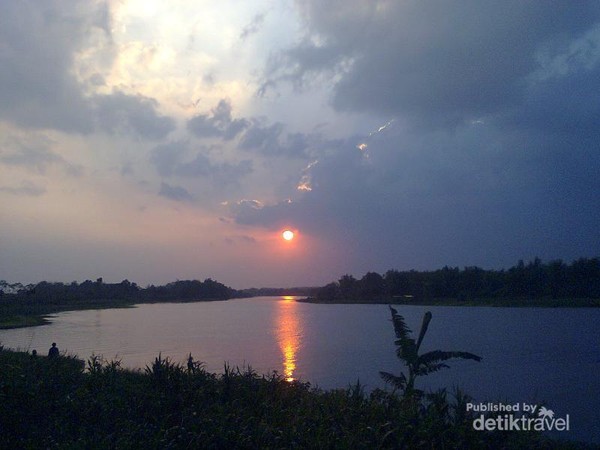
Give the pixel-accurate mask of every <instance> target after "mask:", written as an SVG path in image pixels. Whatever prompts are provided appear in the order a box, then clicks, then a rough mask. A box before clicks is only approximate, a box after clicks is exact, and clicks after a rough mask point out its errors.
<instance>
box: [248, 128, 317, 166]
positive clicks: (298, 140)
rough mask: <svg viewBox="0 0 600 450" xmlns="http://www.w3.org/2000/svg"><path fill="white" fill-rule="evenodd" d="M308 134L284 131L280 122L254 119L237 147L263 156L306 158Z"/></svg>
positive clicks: (308, 141) (308, 143)
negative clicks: (269, 122)
mask: <svg viewBox="0 0 600 450" xmlns="http://www.w3.org/2000/svg"><path fill="white" fill-rule="evenodd" d="M309 147H310V136H308V135H305V134H303V133H286V132H285V126H284V125H283V124H282V123H279V122H277V123H273V124H264V123H263V121H260V120H257V119H254V120H253V121H252V126H250V127H249V128H248V130H246V132H245V133H244V134H243V135H242V137H241V139H240V142H239V144H238V148H239V149H241V150H246V151H252V152H256V153H259V154H262V155H265V156H284V157H289V158H306V157H307V156H308V151H309Z"/></svg>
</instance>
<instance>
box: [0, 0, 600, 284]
mask: <svg viewBox="0 0 600 450" xmlns="http://www.w3.org/2000/svg"><path fill="white" fill-rule="evenodd" d="M0 202H1V203H0V204H1V206H2V207H1V208H0V279H6V280H8V281H11V282H17V281H20V282H24V283H29V282H36V281H40V280H52V281H63V282H68V281H73V280H77V281H83V280H85V279H88V278H90V279H95V278H97V277H104V279H105V280H106V281H111V282H116V281H121V280H122V279H125V278H127V279H129V280H132V281H136V282H138V283H139V284H141V285H146V284H148V283H155V284H157V283H160V284H162V283H165V282H169V281H174V280H176V279H188V278H198V279H204V278H207V277H212V278H215V279H217V280H219V281H221V282H223V283H225V284H228V285H230V286H233V287H236V288H245V287H251V286H257V287H258V286H291V285H315V284H324V283H326V282H329V281H331V280H334V279H337V278H338V277H339V276H341V275H343V274H345V273H349V274H353V275H355V276H362V275H363V274H364V273H365V272H367V271H370V270H371V271H379V272H383V271H385V270H387V269H392V268H395V269H400V270H404V269H413V268H414V269H418V270H422V269H437V268H440V267H442V266H444V265H450V266H459V267H463V266H472V265H477V266H480V267H483V268H502V267H510V266H512V265H514V264H515V263H516V262H517V261H518V260H519V259H524V260H526V261H527V260H528V259H533V258H534V257H536V256H539V257H541V258H542V259H544V260H550V259H558V258H561V259H563V260H565V261H567V262H570V261H571V260H573V259H575V258H578V257H582V256H588V257H589V256H598V255H600V6H599V5H598V3H597V2H595V1H593V2H586V1H577V2H572V1H553V2H547V1H534V0H531V1H526V2H524V1H522V0H515V1H510V0H506V1H501V2H491V1H482V0H473V1H470V0H461V1H458V2H446V1H439V2H435V1H417V0H406V1H392V0H389V1H374V0H371V1H367V0H364V1H360V0H337V1H334V0H328V1H323V0H298V1H291V0H288V1H281V0H271V1H269V0H256V1H241V0H238V1H233V0H220V1H219V2H213V1H199V0H194V1H191V0H190V1H186V0H177V1H158V0H107V1H100V0H47V1H43V2H40V1H37V0H20V1H3V2H1V3H0ZM286 228H289V229H292V230H294V231H295V232H296V238H295V239H294V240H293V241H291V242H289V243H286V242H284V241H283V240H282V239H281V237H280V234H281V231H282V230H284V229H286Z"/></svg>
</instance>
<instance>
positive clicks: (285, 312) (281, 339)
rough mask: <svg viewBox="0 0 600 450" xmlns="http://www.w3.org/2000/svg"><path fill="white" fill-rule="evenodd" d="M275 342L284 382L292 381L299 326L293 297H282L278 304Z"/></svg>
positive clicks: (299, 333) (298, 346) (298, 342)
mask: <svg viewBox="0 0 600 450" xmlns="http://www.w3.org/2000/svg"><path fill="white" fill-rule="evenodd" d="M278 305H279V308H278V313H277V319H276V320H277V342H278V343H279V348H280V350H281V353H282V355H283V374H284V377H285V380H286V381H289V382H291V381H294V380H295V378H294V372H295V370H296V355H297V353H298V350H299V348H300V335H301V331H302V330H301V326H300V321H299V320H298V317H297V314H296V308H297V306H298V304H297V303H296V301H295V299H294V297H291V296H284V297H283V298H282V300H280V301H279V302H278Z"/></svg>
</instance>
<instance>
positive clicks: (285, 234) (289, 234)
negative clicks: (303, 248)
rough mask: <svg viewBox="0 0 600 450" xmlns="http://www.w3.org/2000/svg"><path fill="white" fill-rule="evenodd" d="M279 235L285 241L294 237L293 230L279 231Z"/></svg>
mask: <svg viewBox="0 0 600 450" xmlns="http://www.w3.org/2000/svg"><path fill="white" fill-rule="evenodd" d="M281 237H283V238H284V239H285V240H286V241H291V240H292V239H294V232H293V231H292V230H285V231H284V232H283V233H281Z"/></svg>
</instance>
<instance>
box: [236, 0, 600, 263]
mask: <svg viewBox="0 0 600 450" xmlns="http://www.w3.org/2000/svg"><path fill="white" fill-rule="evenodd" d="M333 3H335V5H333ZM297 5H298V7H299V8H300V10H301V11H302V12H303V13H304V15H305V18H306V23H307V27H308V30H309V32H310V36H309V37H307V39H305V40H304V41H303V42H302V43H301V44H299V45H298V46H297V47H295V48H292V49H289V50H288V51H287V52H285V53H284V54H282V55H279V57H280V58H281V61H283V62H284V64H283V65H282V66H279V67H277V68H275V67H270V68H269V69H270V70H271V71H270V72H269V73H270V77H268V78H267V79H266V80H265V82H266V83H271V85H276V83H278V82H281V81H282V80H286V79H287V80H290V81H292V82H294V83H295V84H296V85H298V86H303V85H305V84H306V81H307V80H308V81H310V79H311V78H314V77H318V76H320V74H323V73H326V72H327V73H331V71H332V70H334V71H336V72H337V77H338V79H339V81H338V82H337V84H336V85H335V86H334V89H333V96H332V99H331V100H332V104H333V106H334V107H335V108H337V109H338V110H346V111H353V112H371V113H374V114H376V115H379V116H380V117H382V118H383V119H382V122H384V121H387V120H389V119H390V118H397V119H398V120H397V121H395V122H394V125H392V126H389V127H388V128H386V129H384V130H382V131H381V132H376V133H373V134H372V135H371V136H365V137H364V138H362V139H361V138H358V137H357V138H356V139H355V140H348V141H346V142H340V143H339V145H338V146H337V147H335V148H332V149H330V151H329V152H327V153H325V154H327V155H328V156H326V157H321V158H319V161H318V163H317V164H314V165H313V166H312V167H310V169H309V170H306V171H305V172H304V173H302V174H299V179H301V180H304V179H306V180H310V186H311V187H312V190H311V191H305V192H303V193H302V195H299V196H298V198H297V199H296V200H295V201H293V202H291V203H290V202H288V201H282V202H280V203H278V204H275V205H266V206H262V205H260V206H256V207H243V206H242V205H235V207H233V208H232V212H233V214H234V216H235V217H236V220H237V221H238V222H239V223H243V224H249V225H257V226H264V227H269V228H273V229H275V228H277V227H278V226H281V225H282V224H284V223H294V224H295V226H298V228H299V229H301V230H305V232H309V233H313V234H315V235H317V236H320V237H322V238H323V239H325V240H327V241H328V242H332V243H335V244H334V246H333V247H334V248H339V249H344V248H349V249H351V250H352V252H353V254H354V260H353V261H350V259H352V258H349V261H348V268H349V270H357V267H361V268H362V270H373V269H379V270H384V269H387V268H390V267H393V266H400V267H404V268H411V267H428V268H434V267H439V266H442V265H444V264H455V265H466V264H479V265H486V266H488V267H489V266H508V265H512V264H514V263H515V262H516V261H517V259H519V258H533V257H534V256H536V255H537V256H540V257H542V258H546V259H550V258H565V259H569V258H576V257H579V256H584V255H585V256H594V255H597V254H599V253H600V234H599V233H598V229H599V227H600V181H598V180H599V179H600V178H599V177H598V176H597V174H598V173H600V144H599V143H600V131H599V128H598V126H597V124H598V123H600V106H599V105H600V94H599V93H600V50H599V49H600V45H599V44H600V26H599V24H598V21H599V14H598V8H599V7H598V5H597V3H591V2H577V3H573V2H553V3H552V4H549V3H547V2H481V1H475V2H466V3H464V2H463V3H461V4H460V5H457V4H452V3H448V2H359V1H349V2H343V3H341V2H331V1H329V2H316V1H298V2H297ZM334 6H335V7H334ZM314 42H317V43H318V44H314ZM332 68H333V69H332ZM415 125H416V126H415ZM360 144H366V145H367V146H366V147H364V146H363V149H364V151H360V150H359V149H358V148H357V146H358V145H360Z"/></svg>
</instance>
